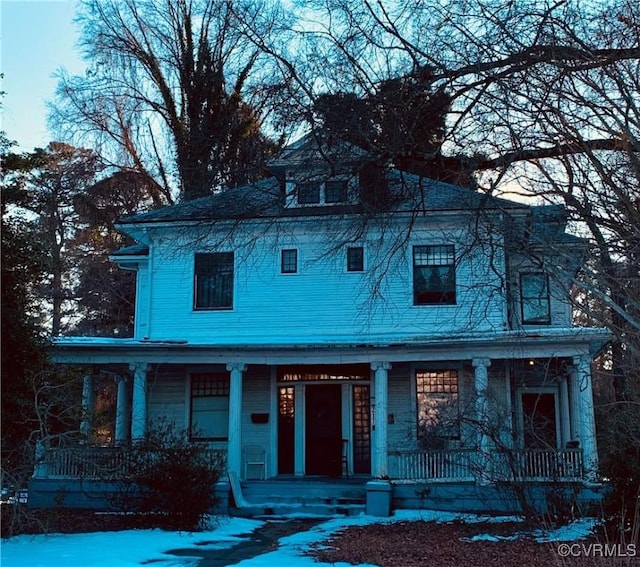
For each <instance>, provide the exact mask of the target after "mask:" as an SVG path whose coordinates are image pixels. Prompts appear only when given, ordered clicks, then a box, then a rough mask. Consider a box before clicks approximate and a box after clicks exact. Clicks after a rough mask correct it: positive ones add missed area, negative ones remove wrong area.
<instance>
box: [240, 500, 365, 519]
mask: <svg viewBox="0 0 640 567" xmlns="http://www.w3.org/2000/svg"><path fill="white" fill-rule="evenodd" d="M364 513H365V505H364V504H345V505H339V504H336V505H333V504H320V503H317V504H312V503H284V502H280V503H277V502H268V503H262V504H257V503H253V502H250V503H248V505H247V506H243V507H242V508H231V510H230V514H231V515H232V516H238V517H241V518H256V519H260V518H269V517H273V516H289V515H291V514H295V515H308V516H326V517H331V516H359V515H360V514H364Z"/></svg>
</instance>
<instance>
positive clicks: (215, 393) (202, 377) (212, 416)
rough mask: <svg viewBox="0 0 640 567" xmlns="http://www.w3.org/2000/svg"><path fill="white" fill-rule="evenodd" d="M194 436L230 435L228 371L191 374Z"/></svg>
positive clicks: (205, 437) (194, 437) (191, 422)
mask: <svg viewBox="0 0 640 567" xmlns="http://www.w3.org/2000/svg"><path fill="white" fill-rule="evenodd" d="M190 433H191V438H192V439H227V438H228V436H229V373H228V372H207V373H197V374H192V375H191V416H190Z"/></svg>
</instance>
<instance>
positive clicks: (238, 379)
mask: <svg viewBox="0 0 640 567" xmlns="http://www.w3.org/2000/svg"><path fill="white" fill-rule="evenodd" d="M246 368H247V366H246V365H245V364H241V363H238V362H234V363H230V364H227V370H228V371H229V372H230V373H231V377H230V381H229V441H228V443H227V470H228V472H229V473H230V474H231V473H235V474H236V476H237V478H241V477H242V475H241V473H242V373H243V372H244V371H245V370H246Z"/></svg>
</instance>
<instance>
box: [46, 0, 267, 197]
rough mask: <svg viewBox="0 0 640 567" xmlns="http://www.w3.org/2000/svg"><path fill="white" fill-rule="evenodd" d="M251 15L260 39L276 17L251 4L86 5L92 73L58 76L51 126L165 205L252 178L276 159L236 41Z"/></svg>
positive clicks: (246, 46) (261, 96)
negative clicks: (145, 181)
mask: <svg viewBox="0 0 640 567" xmlns="http://www.w3.org/2000/svg"><path fill="white" fill-rule="evenodd" d="M266 14H269V18H268V19H265V15H266ZM258 16H260V18H261V22H262V28H261V30H262V33H264V34H265V36H268V35H269V33H270V29H269V26H271V25H272V22H273V20H274V19H275V18H277V11H276V10H275V8H273V7H270V6H267V5H266V3H263V2H258V1H250V2H241V3H236V2H234V3H233V9H232V3H231V2H230V1H226V0H225V1H218V0H162V1H160V2H138V1H135V0H124V1H115V0H107V1H104V0H83V1H82V2H81V11H80V13H79V16H78V22H79V24H80V25H81V27H82V30H83V35H82V39H81V46H82V48H83V49H84V54H85V58H86V59H87V61H88V62H89V64H90V67H89V68H88V70H87V72H86V74H85V76H82V77H79V76H76V77H72V76H69V75H67V74H66V73H61V74H60V76H59V88H58V100H57V103H56V104H55V106H54V107H53V109H52V111H53V112H52V121H53V122H54V123H55V124H57V125H58V126H59V127H61V128H64V129H66V130H70V132H69V133H70V134H74V135H76V136H79V137H80V138H81V139H82V140H83V143H84V144H86V145H91V146H92V147H95V148H96V151H98V153H99V154H100V155H101V156H102V157H103V158H104V159H106V160H107V161H108V162H109V163H111V164H113V165H115V166H117V167H119V168H125V169H134V170H135V171H137V172H139V173H143V174H146V175H147V176H148V177H150V178H153V179H155V180H156V181H157V183H158V184H159V186H160V187H161V188H162V192H163V196H164V200H165V201H166V202H169V203H171V202H173V200H174V198H175V197H176V195H177V196H178V197H179V198H184V199H192V198H195V197H199V196H203V195H207V194H209V193H210V192H211V191H212V190H213V189H214V188H216V187H217V188H219V187H224V186H236V185H238V184H241V183H243V182H246V181H249V180H252V179H256V178H259V177H260V175H261V166H262V164H263V161H264V158H265V156H266V155H268V153H269V152H270V151H271V150H272V148H273V144H272V143H271V142H270V141H269V140H268V139H267V138H266V136H264V135H263V133H262V131H261V125H262V120H263V114H262V112H263V110H264V105H265V104H266V102H265V96H266V93H267V89H266V88H264V86H266V85H267V84H268V81H269V75H268V69H267V65H266V62H265V61H264V58H263V57H262V55H261V53H260V51H259V50H258V49H256V47H255V46H253V45H252V44H250V43H249V42H248V41H247V40H246V39H245V38H244V36H243V35H242V34H241V33H240V32H239V23H240V21H239V18H242V19H243V20H244V21H247V22H249V21H252V20H255V19H257V18H258ZM255 83H260V84H261V88H260V89H253V90H252V85H253V84H255ZM254 95H255V96H254Z"/></svg>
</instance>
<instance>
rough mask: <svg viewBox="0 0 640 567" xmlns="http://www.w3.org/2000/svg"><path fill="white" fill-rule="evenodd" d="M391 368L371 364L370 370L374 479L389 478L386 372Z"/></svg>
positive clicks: (383, 363) (389, 366)
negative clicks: (372, 394) (373, 398)
mask: <svg viewBox="0 0 640 567" xmlns="http://www.w3.org/2000/svg"><path fill="white" fill-rule="evenodd" d="M390 368H391V364H390V363H389V362H373V363H371V369H372V370H373V371H374V372H375V375H374V393H375V402H374V412H375V413H374V419H373V428H374V430H373V455H372V457H373V458H372V461H373V462H372V465H373V466H372V471H371V472H372V473H373V476H374V478H386V477H387V476H389V470H388V468H389V465H388V447H387V414H388V407H389V400H388V385H387V379H388V372H389V369H390Z"/></svg>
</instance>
